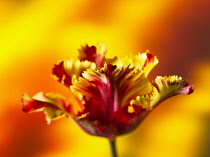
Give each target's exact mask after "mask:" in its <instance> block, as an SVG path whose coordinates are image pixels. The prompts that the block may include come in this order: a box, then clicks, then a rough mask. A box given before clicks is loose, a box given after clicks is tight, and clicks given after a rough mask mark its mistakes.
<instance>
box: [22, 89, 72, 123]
mask: <svg viewBox="0 0 210 157" xmlns="http://www.w3.org/2000/svg"><path fill="white" fill-rule="evenodd" d="M65 103H66V100H65V98H64V97H62V96H61V95H58V94H52V93H43V92H39V93H37V94H36V95H34V96H33V97H30V96H28V95H26V94H24V95H23V97H22V100H21V104H22V107H23V111H24V112H27V113H31V112H38V111H44V112H45V114H46V120H47V122H48V124H49V123H50V122H51V120H54V119H58V118H61V117H63V116H64V115H67V114H68V113H67V112H66V111H65V108H64V106H65Z"/></svg>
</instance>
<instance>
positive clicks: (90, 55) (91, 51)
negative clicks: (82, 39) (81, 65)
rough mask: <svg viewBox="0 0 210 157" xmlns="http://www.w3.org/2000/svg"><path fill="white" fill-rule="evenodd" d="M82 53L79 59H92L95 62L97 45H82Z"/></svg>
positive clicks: (80, 50)
mask: <svg viewBox="0 0 210 157" xmlns="http://www.w3.org/2000/svg"><path fill="white" fill-rule="evenodd" d="M79 52H80V55H79V57H78V58H79V60H81V61H85V60H88V61H91V62H95V59H96V47H95V46H91V47H89V46H88V45H87V44H86V45H85V46H82V47H81V49H79Z"/></svg>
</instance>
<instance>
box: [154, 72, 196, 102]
mask: <svg viewBox="0 0 210 157" xmlns="http://www.w3.org/2000/svg"><path fill="white" fill-rule="evenodd" d="M153 85H154V87H155V89H154V93H153V96H152V100H151V106H155V105H156V104H158V103H159V102H161V101H163V100H165V99H167V98H169V97H172V96H174V95H177V94H181V93H184V94H191V93H192V92H193V86H192V85H190V84H189V83H188V81H187V80H183V79H182V77H178V76H176V75H173V76H164V77H162V76H157V77H156V79H155V81H154V82H153Z"/></svg>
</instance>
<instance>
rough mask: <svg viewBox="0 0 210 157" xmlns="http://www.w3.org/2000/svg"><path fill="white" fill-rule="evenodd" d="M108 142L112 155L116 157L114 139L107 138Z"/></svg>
mask: <svg viewBox="0 0 210 157" xmlns="http://www.w3.org/2000/svg"><path fill="white" fill-rule="evenodd" d="M109 144H110V148H111V153H112V157H117V151H116V144H115V140H109Z"/></svg>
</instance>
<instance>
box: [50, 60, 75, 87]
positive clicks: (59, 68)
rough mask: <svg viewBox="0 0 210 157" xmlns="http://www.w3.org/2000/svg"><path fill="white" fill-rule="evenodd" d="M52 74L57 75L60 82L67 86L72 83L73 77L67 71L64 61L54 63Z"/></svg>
mask: <svg viewBox="0 0 210 157" xmlns="http://www.w3.org/2000/svg"><path fill="white" fill-rule="evenodd" d="M52 74H53V75H54V76H56V78H57V80H58V82H61V83H63V84H64V85H66V86H67V87H69V86H70V85H72V82H71V77H70V76H69V75H68V74H67V73H66V72H65V69H64V63H63V61H62V62H60V63H59V64H55V65H54V67H53V68H52Z"/></svg>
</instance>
